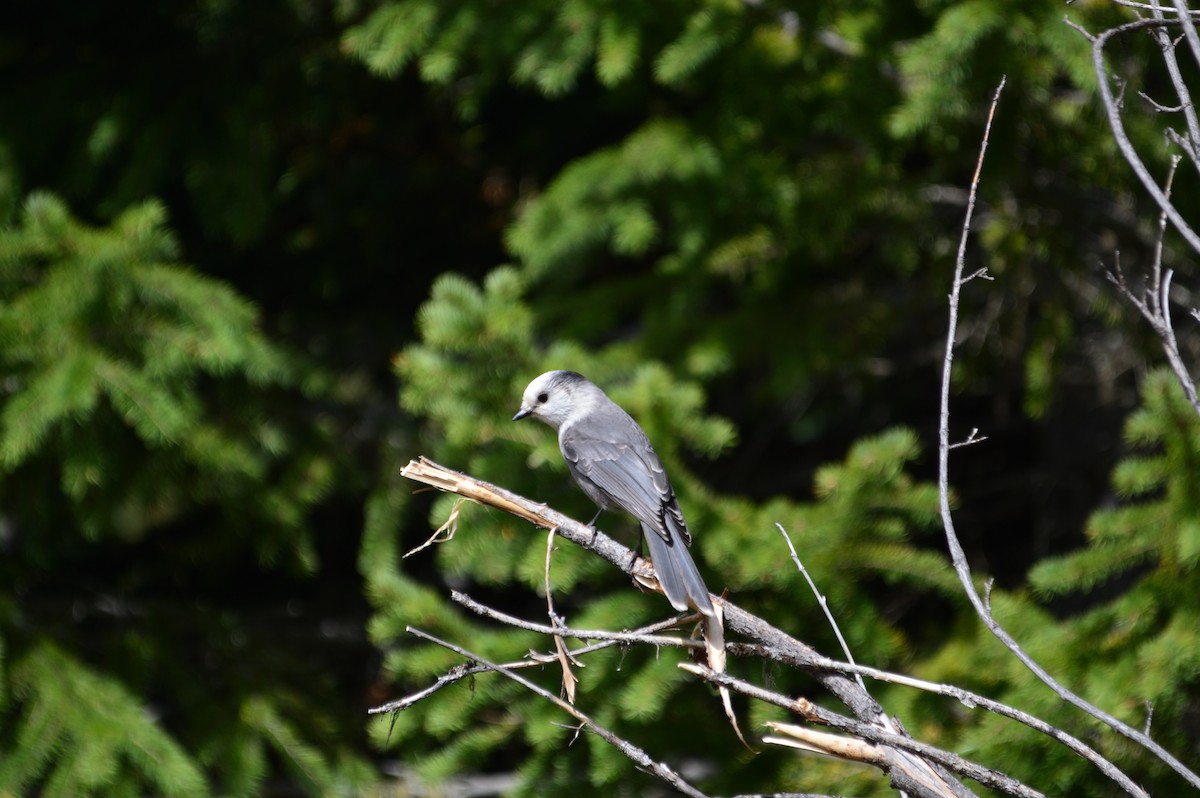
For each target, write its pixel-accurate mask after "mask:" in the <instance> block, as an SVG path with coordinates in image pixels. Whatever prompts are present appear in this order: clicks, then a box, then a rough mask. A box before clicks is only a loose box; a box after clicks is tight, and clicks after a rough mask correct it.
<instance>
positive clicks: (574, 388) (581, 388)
mask: <svg viewBox="0 0 1200 798" xmlns="http://www.w3.org/2000/svg"><path fill="white" fill-rule="evenodd" d="M589 391H597V392H598V391H599V389H598V388H596V387H595V386H594V385H592V384H591V383H590V382H588V381H587V379H586V378H585V377H584V376H583V375H581V374H576V373H575V372H574V371H547V372H546V373H545V374H542V375H541V376H539V377H536V378H534V380H533V382H531V383H529V386H528V387H527V388H526V389H525V394H524V395H523V396H522V397H521V409H520V410H518V411H517V414H516V415H515V416H513V421H517V420H519V419H522V418H525V417H526V416H535V417H537V418H540V419H541V420H542V421H544V422H546V423H547V424H549V425H550V426H551V427H553V428H554V429H558V428H559V427H561V426H562V425H563V424H565V423H566V422H567V420H568V419H570V417H571V416H572V414H574V413H575V412H576V411H578V410H582V409H586V405H587V404H588V401H589Z"/></svg>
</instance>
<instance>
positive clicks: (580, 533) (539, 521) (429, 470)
mask: <svg viewBox="0 0 1200 798" xmlns="http://www.w3.org/2000/svg"><path fill="white" fill-rule="evenodd" d="M401 473H402V474H403V475H404V476H406V477H408V478H409V479H414V480H417V481H419V482H423V483H425V484H428V485H432V486H434V487H436V488H439V489H440V490H445V491H449V492H452V493H457V494H459V495H461V496H466V497H468V498H471V499H473V500H474V501H477V502H479V503H481V504H485V505H488V506H492V507H496V508H499V509H502V510H505V511H506V512H510V513H512V514H513V515H515V516H517V517H518V518H523V519H525V520H527V521H529V522H530V523H532V524H535V525H536V526H539V527H541V528H543V529H549V528H551V527H554V528H556V529H557V532H556V534H557V535H558V536H559V537H562V538H564V539H566V540H570V541H571V542H572V543H576V544H577V545H580V546H582V547H584V548H586V549H589V550H590V551H593V552H595V553H597V554H599V555H600V556H601V557H603V558H604V559H606V560H608V561H609V562H611V563H613V564H614V565H616V566H618V567H620V568H621V569H622V570H626V571H628V572H629V573H631V574H632V575H633V577H634V578H635V579H636V580H638V582H639V583H641V584H645V585H653V586H656V585H657V583H656V581H655V579H654V571H653V569H652V568H651V567H650V565H649V564H647V563H646V561H645V560H639V561H638V562H637V563H636V564H634V566H633V567H632V568H626V566H627V564H628V563H629V561H630V554H631V552H630V551H629V549H627V548H625V547H624V546H621V545H620V544H619V543H617V542H616V541H614V540H612V539H611V538H609V537H608V536H607V535H605V534H603V533H602V532H597V531H595V530H593V529H592V528H591V527H588V526H585V525H584V524H581V523H579V522H578V521H575V520H573V519H571V518H568V517H567V516H565V515H563V514H562V513H559V512H557V511H555V510H553V509H551V508H549V507H546V506H545V505H544V504H538V503H535V502H532V501H529V500H528V499H525V498H523V497H521V496H518V495H517V494H515V493H512V492H511V491H507V490H505V489H503V488H500V487H497V486H495V485H492V484H490V483H487V482H483V481H481V480H476V479H473V478H472V477H469V476H467V475H466V474H462V473H459V472H457V471H453V470H451V469H448V468H446V467H444V466H441V465H439V464H437V463H434V462H433V461H431V460H428V459H426V458H419V459H418V460H414V461H412V462H410V463H409V464H408V465H407V466H405V467H404V468H403V469H401ZM711 598H712V600H713V603H714V605H719V606H720V608H721V612H722V614H723V615H724V618H725V627H726V628H727V629H728V630H730V631H732V632H735V633H737V634H741V635H743V636H745V637H747V638H749V639H751V640H755V641H757V642H759V643H762V644H763V645H764V646H766V647H769V648H771V649H773V650H775V651H777V652H779V656H780V661H787V662H791V663H793V664H795V665H797V666H798V667H805V666H804V665H803V664H802V663H806V662H807V663H811V662H813V661H815V660H816V659H818V658H819V655H818V654H817V652H816V651H815V650H813V649H812V648H811V647H810V646H808V645H806V644H804V643H802V642H801V641H799V640H797V639H795V638H794V637H792V636H790V635H788V634H786V633H785V632H783V631H781V630H780V629H777V628H776V627H774V626H772V625H770V624H769V623H767V622H766V621H764V620H763V619H762V618H759V617H757V616H755V615H752V614H751V613H749V612H746V611H745V610H743V609H742V608H740V607H738V606H737V605H735V604H733V603H731V602H729V601H727V600H726V599H724V598H722V597H719V596H712V597H711ZM552 633H557V634H560V635H563V636H564V637H566V636H571V635H570V634H569V633H568V632H567V631H565V630H563V629H559V630H557V632H552ZM807 670H808V672H809V673H811V674H812V676H813V677H814V678H815V679H817V680H818V681H819V682H820V683H821V684H823V685H824V686H825V688H826V689H827V690H829V691H830V692H831V693H833V694H834V695H835V696H836V697H837V698H838V699H839V700H840V701H842V703H844V704H845V705H846V706H847V707H848V708H849V709H850V711H851V712H852V713H853V714H854V715H855V716H856V717H857V718H859V719H860V720H861V721H862V722H863V723H867V724H873V725H878V726H879V727H881V728H885V729H886V728H887V726H888V724H890V723H891V721H890V719H888V718H887V716H886V715H885V714H884V712H883V709H882V708H881V707H880V706H879V704H878V703H877V702H876V701H875V700H874V699H873V698H871V696H870V695H869V694H868V693H867V692H866V690H864V689H862V688H861V687H859V685H858V684H856V683H855V682H854V680H853V679H851V678H848V677H847V676H844V675H842V673H840V672H837V671H834V670H830V669H825V670H819V669H815V668H811V667H808V668H807ZM459 678H461V677H459ZM411 703H412V702H408V703H405V705H404V706H405V707H407V706H411ZM402 708H403V707H402ZM910 769H911V768H910ZM914 794H916V795H924V796H936V795H942V794H943V793H935V792H930V791H928V790H924V791H919V792H916V793H914ZM955 794H959V795H967V794H970V793H969V792H966V791H965V788H962V787H961V785H957V784H956V785H955Z"/></svg>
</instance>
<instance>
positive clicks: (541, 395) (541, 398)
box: [538, 393, 550, 405]
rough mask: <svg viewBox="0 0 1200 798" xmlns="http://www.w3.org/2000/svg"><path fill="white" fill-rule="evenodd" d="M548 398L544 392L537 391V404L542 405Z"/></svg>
mask: <svg viewBox="0 0 1200 798" xmlns="http://www.w3.org/2000/svg"><path fill="white" fill-rule="evenodd" d="M549 398H550V397H549V396H547V395H546V394H544V393H539V394H538V404H539V405H544V404H546V400H547V399H549Z"/></svg>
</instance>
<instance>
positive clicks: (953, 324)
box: [938, 79, 1200, 798]
mask: <svg viewBox="0 0 1200 798" xmlns="http://www.w3.org/2000/svg"><path fill="white" fill-rule="evenodd" d="M1003 90H1004V80H1003V79H1002V80H1001V81H1000V85H999V86H998V87H997V88H996V93H995V96H994V98H993V100H992V105H991V109H990V110H989V112H988V118H987V124H986V126H985V128H984V134H983V139H982V142H981V145H980V150H979V160H978V162H977V164H976V167H975V175H974V177H973V178H972V180H971V189H970V193H969V196H968V200H967V211H966V215H965V219H964V221H963V230H962V237H961V238H960V240H959V247H958V254H957V257H956V260H955V266H954V277H953V280H952V281H951V289H950V298H949V309H948V316H949V321H948V329H947V331H946V345H945V347H946V348H945V355H944V357H943V361H942V381H941V407H940V414H939V416H940V422H939V425H938V496H939V506H940V510H941V516H942V526H943V528H944V530H945V533H946V542H947V546H948V548H949V551H950V557H951V560H952V562H953V564H954V571H955V573H956V574H957V575H958V578H959V581H960V582H961V583H962V586H963V590H964V592H965V593H966V595H967V598H968V599H969V600H970V602H971V606H973V607H974V608H975V612H976V614H977V615H978V616H979V618H980V619H981V620H982V621H983V623H984V626H986V627H987V629H988V630H989V631H990V632H991V633H992V634H993V635H994V636H995V637H996V638H997V639H998V640H999V641H1000V642H1001V643H1003V644H1004V646H1005V647H1006V648H1007V649H1008V650H1009V651H1010V652H1012V654H1013V655H1014V656H1015V657H1017V659H1018V660H1020V662H1021V663H1022V664H1023V665H1025V667H1026V668H1028V669H1029V670H1030V671H1031V672H1032V673H1033V674H1034V675H1035V676H1037V678H1038V679H1040V680H1041V681H1042V682H1043V683H1044V684H1046V685H1047V686H1048V687H1049V688H1050V689H1051V690H1053V691H1054V692H1055V693H1056V694H1057V695H1058V696H1059V697H1060V698H1062V699H1063V700H1064V701H1066V702H1068V703H1070V704H1071V705H1073V706H1075V707H1076V708H1078V709H1080V710H1082V711H1083V712H1085V713H1087V714H1088V715H1091V716H1092V717H1094V718H1097V719H1099V720H1100V721H1102V722H1104V723H1105V724H1107V725H1108V726H1110V727H1111V728H1113V729H1114V730H1115V731H1117V732H1118V733H1120V734H1122V735H1124V736H1126V737H1128V738H1130V739H1132V740H1134V741H1135V742H1137V743H1138V744H1139V745H1142V746H1143V747H1145V748H1146V749H1147V750H1150V751H1152V752H1153V753H1155V755H1156V756H1158V757H1159V758H1160V759H1162V760H1163V761H1164V762H1166V763H1167V764H1169V765H1170V766H1171V767H1172V768H1174V769H1175V770H1176V771H1177V772H1179V773H1180V774H1181V775H1183V776H1184V778H1186V779H1187V780H1188V781H1189V782H1192V783H1193V784H1194V785H1195V786H1198V787H1200V778H1198V777H1197V776H1196V774H1194V773H1192V772H1191V771H1190V770H1188V769H1187V768H1186V767H1184V766H1183V764H1182V763H1180V762H1179V761H1178V760H1177V759H1175V758H1174V757H1173V756H1172V755H1171V754H1170V753H1168V752H1167V751H1166V750H1165V749H1163V748H1162V747H1161V746H1159V745H1158V744H1157V743H1155V742H1154V741H1153V740H1151V739H1150V738H1149V736H1148V735H1146V734H1144V733H1142V732H1140V731H1138V730H1136V729H1133V728H1132V727H1130V726H1129V725H1128V724H1125V723H1124V722H1122V721H1120V720H1118V719H1117V718H1115V717H1113V716H1112V715H1110V714H1109V713H1107V712H1105V711H1104V710H1102V709H1100V708H1099V707H1096V706H1094V705H1093V704H1091V703H1089V702H1088V701H1086V700H1084V699H1083V698H1081V697H1080V696H1078V695H1076V694H1075V693H1073V692H1071V691H1070V690H1068V689H1067V688H1066V687H1064V686H1063V685H1062V684H1060V683H1059V682H1058V681H1057V680H1056V679H1055V678H1054V677H1053V676H1051V675H1050V674H1049V673H1048V672H1047V671H1046V670H1045V669H1044V668H1042V667H1041V665H1039V664H1038V663H1037V662H1036V661H1035V660H1034V659H1033V657H1031V656H1030V655H1029V654H1028V653H1027V652H1026V651H1025V650H1024V649H1023V648H1021V646H1020V644H1019V643H1017V641H1016V640H1015V639H1014V638H1013V637H1012V635H1010V634H1009V633H1008V631H1007V630H1005V629H1004V627H1003V626H1001V625H1000V623H999V622H998V621H997V620H996V619H995V617H994V616H993V615H992V611H991V607H990V602H988V601H986V600H985V598H984V597H983V596H981V595H980V594H979V590H978V589H977V588H976V586H975V578H974V576H973V574H972V573H971V567H970V564H969V563H968V562H967V557H966V553H965V552H964V551H963V548H962V544H961V543H960V542H959V539H958V534H957V532H956V531H955V529H954V517H953V514H952V513H951V510H950V476H949V470H950V450H951V448H952V446H951V443H950V377H951V373H952V370H953V364H954V342H955V338H956V335H957V330H958V308H959V301H960V296H961V290H962V286H963V284H964V282H965V280H964V278H963V272H964V270H965V262H966V248H967V240H968V238H969V236H970V230H971V218H972V215H973V213H974V209H975V197H976V194H977V191H978V188H979V178H980V174H981V172H982V170H983V163H984V156H985V155H986V153H987V144H988V135H989V134H990V132H991V126H992V118H993V116H994V114H995V111H996V106H997V104H998V103H999V100H1000V94H1001V92H1002V91H1003ZM1155 188H1156V190H1157V186H1156V187H1155ZM1164 211H1165V208H1164ZM1096 764H1097V766H1098V767H1100V769H1101V771H1102V772H1104V774H1105V775H1107V776H1108V777H1109V778H1111V779H1113V780H1114V781H1115V782H1117V783H1118V784H1119V785H1121V788H1122V789H1124V790H1125V791H1126V792H1127V793H1129V794H1130V795H1135V796H1147V793H1146V792H1145V790H1143V789H1142V788H1141V787H1139V786H1138V785H1137V784H1135V783H1134V782H1133V781H1132V780H1131V779H1130V778H1129V777H1128V776H1127V775H1126V774H1125V773H1123V772H1122V771H1121V770H1120V769H1118V768H1117V767H1116V766H1114V765H1113V764H1112V763H1111V762H1108V761H1107V760H1104V761H1101V762H1097V763H1096ZM1147 798H1148V796H1147Z"/></svg>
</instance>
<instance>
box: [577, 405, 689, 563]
mask: <svg viewBox="0 0 1200 798" xmlns="http://www.w3.org/2000/svg"><path fill="white" fill-rule="evenodd" d="M618 410H619V409H618ZM622 432H623V433H625V434H622ZM559 448H560V449H562V453H563V457H564V458H566V461H567V465H568V466H569V467H570V469H571V473H572V475H573V476H574V477H575V479H576V481H578V482H579V483H580V486H581V487H583V488H584V491H585V492H586V493H588V494H589V495H591V496H592V497H593V498H596V492H598V493H599V494H600V495H601V496H603V498H605V499H607V500H608V502H607V503H608V504H613V505H616V506H617V507H619V508H620V509H622V510H624V511H625V512H626V513H628V514H629V515H632V516H633V517H634V518H636V519H638V520H639V521H641V522H642V523H643V524H644V525H645V527H646V529H647V530H653V531H654V532H656V533H658V535H659V536H660V537H662V539H663V540H665V541H667V542H668V543H670V542H671V541H672V538H673V537H674V536H678V538H679V539H680V540H682V541H683V542H684V544H686V545H689V546H690V545H691V543H692V536H691V535H690V534H689V533H688V530H687V526H686V525H685V524H684V521H683V512H682V511H681V510H680V509H679V502H678V501H676V499H675V491H674V490H673V489H672V488H671V483H670V481H669V480H668V479H667V472H666V469H664V468H663V464H662V461H661V460H659V459H658V455H657V454H656V453H655V452H654V448H653V447H651V446H650V441H649V439H648V438H647V437H646V433H644V432H642V428H641V427H639V426H638V425H637V422H635V421H634V420H633V419H632V418H630V417H629V416H628V415H627V414H626V413H625V412H624V411H619V415H618V414H615V413H596V414H593V416H592V417H591V418H589V419H588V420H586V421H579V422H577V423H574V424H571V425H569V426H565V427H563V429H562V434H561V435H560V436H559ZM588 483H590V486H589V484H588ZM589 487H590V488H592V489H589ZM602 504H603V503H602Z"/></svg>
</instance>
